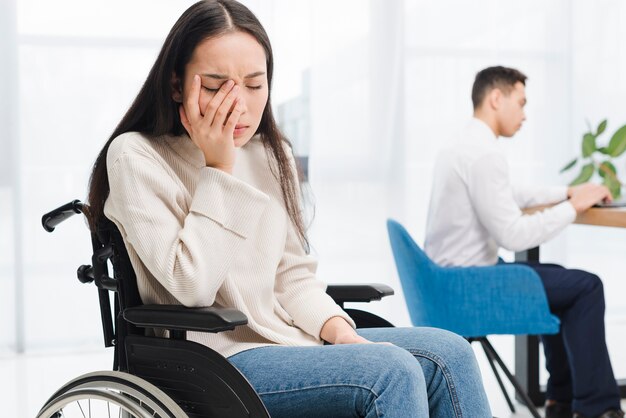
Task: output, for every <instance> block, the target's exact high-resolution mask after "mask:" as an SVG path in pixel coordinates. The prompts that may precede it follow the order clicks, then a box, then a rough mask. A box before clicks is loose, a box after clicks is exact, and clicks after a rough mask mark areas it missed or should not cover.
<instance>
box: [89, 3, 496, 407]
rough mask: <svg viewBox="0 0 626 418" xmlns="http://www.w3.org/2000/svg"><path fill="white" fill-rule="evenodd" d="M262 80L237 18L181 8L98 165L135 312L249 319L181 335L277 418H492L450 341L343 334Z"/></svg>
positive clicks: (95, 183)
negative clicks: (163, 309)
mask: <svg viewBox="0 0 626 418" xmlns="http://www.w3.org/2000/svg"><path fill="white" fill-rule="evenodd" d="M272 70H273V58H272V50H271V47H270V43H269V40H268V38H267V35H266V33H265V31H264V29H263V28H262V26H261V24H260V23H259V22H258V20H257V19H256V17H255V16H254V15H253V14H252V13H251V12H250V11H249V10H248V9H247V8H246V7H244V6H243V5H241V4H239V3H237V2H235V1H233V0H213V1H201V2H198V3H196V4H195V5H193V6H191V7H190V8H189V9H188V10H187V11H186V12H185V13H184V14H183V15H182V16H181V17H180V18H179V20H178V21H177V22H176V24H175V25H174V27H173V28H172V30H171V32H170V34H169V35H168V37H167V39H166V40H165V44H164V46H163V48H162V50H161V52H160V54H159V56H158V58H157V60H156V63H155V64H154V66H153V68H152V70H151V71H150V74H149V75H148V78H147V80H146V82H145V84H144V86H143V87H142V89H141V91H140V92H139V94H138V96H137V98H136V99H135V101H134V103H133V104H132V106H131V108H130V109H129V111H128V112H127V113H126V115H125V116H124V118H123V119H122V121H121V122H120V124H119V125H118V127H117V128H116V129H115V132H114V133H113V134H112V135H111V138H110V139H109V141H108V142H107V144H106V145H105V147H104V148H103V150H102V151H101V152H100V155H99V156H98V159H97V160H96V163H95V166H94V170H93V173H92V178H91V184H90V193H89V202H90V206H91V214H90V216H91V222H92V225H93V224H95V223H96V222H97V221H98V219H100V218H102V217H103V216H105V215H106V216H107V217H108V218H110V219H111V220H112V221H114V222H115V224H116V225H117V226H118V228H119V229H120V231H121V233H122V236H123V238H124V241H125V243H126V246H127V249H128V253H129V256H130V259H131V262H132V264H133V267H134V269H135V271H136V273H137V281H138V287H139V291H140V294H141V297H142V299H143V301H144V303H180V304H183V305H186V306H209V305H217V306H225V307H233V308H236V309H239V310H240V311H242V312H243V313H245V314H246V316H247V317H248V325H247V326H245V327H238V328H237V329H236V330H235V331H232V332H228V333H220V334H216V335H213V334H203V333H192V332H190V333H189V334H188V338H189V339H191V340H194V341H197V342H199V343H201V344H205V345H207V346H210V347H211V348H212V349H214V350H216V351H218V352H219V353H221V354H222V355H224V356H225V357H227V358H228V359H229V361H231V362H232V363H233V364H234V365H235V366H236V367H237V368H238V369H239V370H240V371H241V372H242V373H243V374H244V375H245V376H246V377H247V378H248V380H249V381H250V382H251V384H252V386H253V387H254V388H255V389H256V390H257V392H258V393H259V394H260V396H261V398H262V399H263V402H264V403H265V405H266V407H267V409H268V411H269V412H270V414H271V415H272V417H274V418H279V417H294V416H298V417H309V416H311V417H314V416H315V417H317V416H333V417H343V416H345V417H353V416H363V417H380V416H385V417H427V416H433V417H446V418H447V417H470V418H480V417H488V416H490V413H489V406H488V404H487V401H486V397H485V394H484V391H483V389H482V383H481V380H480V374H479V371H478V369H477V366H476V363H475V359H474V357H473V353H472V351H471V349H470V348H469V344H467V343H466V342H465V341H464V340H463V339H462V338H460V337H458V336H455V335H453V334H451V333H448V332H445V331H441V330H436V329H413V328H412V329H364V330H358V331H356V330H355V329H354V323H353V322H352V320H351V319H350V317H349V316H348V315H347V314H346V313H345V312H343V310H341V309H340V308H339V307H338V306H337V305H336V304H335V303H334V302H333V300H332V299H331V298H330V297H329V296H327V295H326V293H325V291H324V290H325V285H324V284H323V283H322V282H320V281H318V280H317V279H316V278H315V266H316V264H315V262H314V261H313V260H312V259H311V258H310V257H309V256H308V254H307V251H306V250H305V248H306V247H307V246H308V243H307V240H306V234H305V229H304V226H303V221H302V216H301V212H300V203H299V199H298V190H299V189H298V183H297V174H296V171H295V169H294V161H293V157H292V153H291V150H290V148H289V146H288V144H287V141H286V140H285V139H284V138H283V137H282V135H281V133H280V132H279V130H278V128H277V127H276V123H275V121H274V118H273V116H272V108H271V105H270V99H269V91H270V87H271V81H272ZM372 341H386V342H390V343H391V344H372V343H371V342H372ZM325 342H326V343H328V344H327V345H325V344H324V343H325ZM259 364H263V367H262V368H261V367H258V365H259Z"/></svg>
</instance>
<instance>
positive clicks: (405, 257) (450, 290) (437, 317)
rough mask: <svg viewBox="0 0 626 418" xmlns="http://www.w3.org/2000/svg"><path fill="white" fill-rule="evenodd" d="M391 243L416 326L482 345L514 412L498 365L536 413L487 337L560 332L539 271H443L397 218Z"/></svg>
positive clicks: (507, 268)
mask: <svg viewBox="0 0 626 418" xmlns="http://www.w3.org/2000/svg"><path fill="white" fill-rule="evenodd" d="M387 230H388V232H389V240H390V242H391V248H392V251H393V255H394V258H395V261H396V268H397V270H398V275H399V277H400V282H401V283H402V290H403V292H404V297H405V300H406V303H407V307H408V310H409V314H410V316H411V321H412V322H413V325H415V326H428V327H437V328H443V329H447V330H449V331H452V332H455V333H457V334H459V335H462V336H464V337H465V338H466V339H467V340H468V341H469V342H470V343H471V342H474V341H478V342H480V344H481V345H482V347H483V349H484V351H485V354H486V356H487V359H488V361H489V364H490V366H491V368H492V370H493V372H494V374H495V376H496V379H497V380H498V384H499V385H500V388H501V389H502V393H503V394H504V397H505V398H506V401H507V403H508V405H509V408H510V409H511V411H512V412H515V408H514V406H513V403H512V402H511V399H510V398H509V395H508V393H507V392H506V389H505V387H504V384H503V383H502V379H501V378H500V375H499V373H498V371H497V369H496V367H495V364H494V362H496V363H498V365H499V366H500V368H501V369H502V371H503V372H504V374H505V375H506V376H507V378H508V379H509V381H510V382H511V383H512V384H513V386H514V387H515V390H516V391H517V393H518V394H519V396H520V397H521V399H522V400H523V402H524V403H525V404H526V406H527V407H528V409H529V410H530V412H531V414H532V415H533V416H534V417H536V418H540V416H539V414H538V412H537V409H536V408H535V406H534V405H533V403H532V401H531V400H530V398H529V397H528V394H526V393H525V392H524V390H523V389H522V387H521V385H520V384H519V382H518V381H517V379H515V377H514V376H513V375H512V374H511V372H510V371H509V370H508V368H507V367H506V366H505V365H504V363H503V361H502V359H501V358H500V356H499V355H498V354H497V353H496V351H495V349H494V348H493V346H492V345H491V343H490V342H489V340H488V339H487V335H490V334H513V335H540V334H556V333H558V332H559V326H560V321H559V319H558V318H557V317H556V316H554V315H552V314H551V313H550V309H549V307H548V301H547V298H546V294H545V290H544V288H543V285H542V283H541V280H540V278H539V276H538V275H537V273H536V272H535V271H534V270H533V269H531V268H530V267H527V266H523V265H507V266H504V265H495V266H487V267H440V266H438V265H436V264H435V263H434V262H432V261H431V260H430V259H429V258H428V256H427V255H426V254H425V253H424V251H422V250H421V249H420V247H419V246H418V245H417V244H416V243H415V241H414V240H413V239H412V238H411V236H410V235H409V233H408V232H407V230H406V229H405V228H404V227H403V226H402V225H400V224H399V223H398V222H396V221H394V220H391V219H390V220H388V221H387Z"/></svg>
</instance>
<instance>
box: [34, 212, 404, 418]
mask: <svg viewBox="0 0 626 418" xmlns="http://www.w3.org/2000/svg"><path fill="white" fill-rule="evenodd" d="M88 210H89V208H88V205H86V204H84V203H81V202H80V201H79V200H74V201H72V202H69V203H67V204H65V205H63V206H61V207H59V208H57V209H55V210H53V211H51V212H49V213H47V214H45V215H44V216H43V217H42V225H43V227H44V229H45V230H46V231H48V232H52V231H54V229H55V227H56V226H57V225H59V224H60V223H61V222H63V221H64V220H66V219H67V218H69V217H71V216H73V215H75V214H86V213H87V211H88ZM91 242H92V248H93V256H92V259H91V264H90V265H81V266H80V267H78V270H77V277H78V280H79V281H80V282H81V283H93V284H95V286H96V288H97V291H98V299H99V303H100V313H101V320H102V329H103V334H104V345H105V346H106V347H113V351H114V360H113V370H112V371H98V372H93V373H88V374H85V375H82V376H80V377H77V378H76V379H73V380H72V381H70V382H68V383H67V384H65V385H64V386H62V387H61V388H60V389H59V390H57V391H56V393H54V394H53V395H52V396H51V397H50V398H49V400H48V401H47V402H46V403H45V404H44V406H43V407H42V408H41V410H40V411H39V413H38V415H37V418H66V417H67V418H70V417H83V418H85V417H101V416H102V417H112V416H118V417H127V418H130V417H136V418H148V417H159V418H244V417H246V418H270V415H269V413H268V412H267V410H266V408H265V406H264V405H263V402H262V401H261V399H260V397H259V396H258V395H257V393H256V392H255V391H254V389H253V388H252V386H251V385H250V383H249V382H248V381H247V380H246V378H245V377H244V376H243V375H242V374H241V373H240V372H239V371H238V370H237V369H236V368H235V367H234V366H233V365H231V363H230V362H229V361H228V360H227V359H226V358H224V357H223V356H221V355H220V354H219V353H217V352H215V351H213V350H212V349H210V348H209V347H206V346H204V345H201V344H198V343H195V342H192V341H187V340H186V338H185V337H186V332H187V331H201V332H213V333H216V332H227V331H229V330H233V329H234V328H235V327H237V326H242V325H245V324H246V323H247V318H246V316H245V315H244V314H243V313H242V312H240V311H238V310H235V309H229V308H221V307H204V308H186V307H184V306H182V305H143V304H142V303H141V298H140V296H139V291H138V289H137V283H136V277H135V273H134V271H133V268H132V265H131V263H130V259H129V257H128V254H127V252H126V247H125V245H124V242H123V239H122V237H121V235H120V232H119V230H118V229H117V227H116V226H115V224H114V223H113V222H111V221H109V220H104V221H103V222H100V224H99V225H97V227H96V230H95V231H92V233H91ZM110 268H112V275H113V277H111V276H110V275H109V269H110ZM327 293H328V294H329V295H330V296H331V297H332V298H333V299H334V300H335V302H337V304H339V305H340V306H341V307H342V308H343V307H344V304H345V303H347V302H371V301H374V300H380V299H382V298H383V297H385V296H389V295H393V293H394V292H393V289H391V288H390V287H389V286H386V285H383V284H358V285H329V286H328V289H327ZM111 302H113V304H112V303H111ZM345 311H346V312H347V313H348V315H350V317H351V318H352V319H353V320H354V321H355V323H356V324H357V327H359V328H365V327H367V328H373V327H393V325H392V324H391V323H389V322H388V321H386V320H385V319H383V318H381V317H379V316H377V315H374V314H372V313H370V312H367V311H363V310H359V309H345ZM155 329H161V330H166V331H167V332H166V333H165V334H166V335H167V336H168V337H167V338H166V337H163V338H161V337H157V336H154V335H153V334H155V333H154V330H155ZM259 367H263V365H262V364H259Z"/></svg>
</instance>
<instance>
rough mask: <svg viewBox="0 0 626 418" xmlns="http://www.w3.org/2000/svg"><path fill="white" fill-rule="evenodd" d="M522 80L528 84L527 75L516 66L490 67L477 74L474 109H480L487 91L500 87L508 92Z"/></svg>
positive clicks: (473, 92)
mask: <svg viewBox="0 0 626 418" xmlns="http://www.w3.org/2000/svg"><path fill="white" fill-rule="evenodd" d="M517 82H520V83H522V84H523V85H526V76H525V75H524V74H523V73H522V72H521V71H518V70H516V69H514V68H507V67H502V66H497V67H489V68H485V69H484V70H481V71H479V72H478V74H476V79H475V80H474V86H473V87H472V103H473V104H474V109H478V108H479V107H480V105H481V104H482V102H483V100H484V99H485V96H486V95H487V93H489V92H490V91H491V90H493V89H496V88H498V89H500V90H502V92H503V93H505V94H508V93H510V92H511V90H513V88H514V87H515V83H517Z"/></svg>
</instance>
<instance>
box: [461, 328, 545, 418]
mask: <svg viewBox="0 0 626 418" xmlns="http://www.w3.org/2000/svg"><path fill="white" fill-rule="evenodd" d="M467 341H468V342H469V343H470V344H471V343H473V342H474V341H476V342H479V343H480V345H481V346H482V347H483V350H484V351H485V355H486V357H487V360H488V361H489V365H490V366H491V370H493V373H494V375H495V376H496V380H497V381H498V385H499V386H500V389H501V390H502V394H503V395H504V398H505V399H506V402H507V404H508V405H509V408H510V409H511V412H513V413H515V406H514V405H513V402H512V401H511V398H510V397H509V394H508V393H507V391H506V388H505V387H504V382H503V381H502V378H501V377H500V373H498V370H497V368H496V363H497V364H498V366H499V367H500V369H501V370H502V371H503V372H504V374H505V376H506V377H507V379H508V380H509V382H511V384H512V385H513V387H514V388H515V391H516V392H517V394H518V396H519V397H520V398H521V399H522V402H523V403H524V405H526V407H527V408H528V410H529V411H530V413H531V415H532V416H533V417H534V418H541V415H539V412H538V411H537V408H536V407H535V404H534V403H533V402H532V400H531V399H530V397H529V396H528V394H527V393H526V392H524V389H523V388H522V385H521V384H520V383H519V382H518V380H517V379H516V378H515V376H513V374H512V373H511V372H510V371H509V369H508V368H507V367H506V365H505V364H504V362H503V361H502V359H501V358H500V356H499V355H498V353H497V352H496V350H495V349H494V348H493V346H492V345H491V343H490V342H489V340H488V339H487V337H471V338H467Z"/></svg>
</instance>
